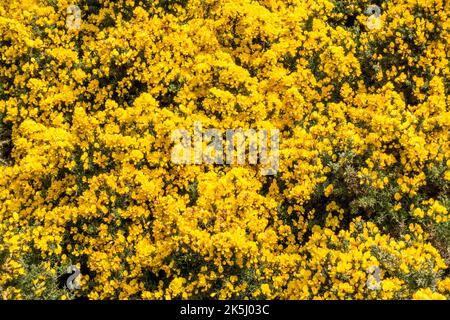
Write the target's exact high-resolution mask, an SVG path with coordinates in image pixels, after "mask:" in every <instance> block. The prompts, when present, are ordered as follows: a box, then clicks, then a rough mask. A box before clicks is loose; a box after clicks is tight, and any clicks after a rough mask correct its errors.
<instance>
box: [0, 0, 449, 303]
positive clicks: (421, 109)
mask: <svg viewBox="0 0 450 320" xmlns="http://www.w3.org/2000/svg"><path fill="white" fill-rule="evenodd" d="M374 2H375V3H373V2H371V1H368V0H344V1H335V0H258V1H255V0H154V1H150V0H141V1H137V0H114V1H113V0H72V1H69V0H49V1H44V0H20V1H19V0H7V1H2V2H1V3H0V61H1V62H0V141H1V142H0V143H1V145H0V148H1V153H0V158H1V163H0V170H1V174H0V294H1V298H3V299H21V298H23V299H71V298H75V297H88V298H90V299H173V298H183V299H187V298H190V299H212V298H213V299H230V298H250V299H260V298H266V299H448V298H450V269H449V267H448V266H449V263H450V221H449V216H450V213H449V210H450V199H449V194H450V188H449V181H450V169H449V165H450V144H449V140H448V138H449V129H450V113H449V109H448V106H449V103H450V98H449V84H450V67H449V66H450V64H449V55H448V53H449V52H450V42H449V39H450V34H449V31H450V17H449V15H450V2H448V1H445V0H427V1H426V0H418V1H417V0H414V1H412V0H396V1H392V0H389V1H374ZM370 5H379V6H380V9H381V15H380V16H379V17H375V18H376V19H379V20H376V22H377V23H374V22H373V20H372V22H370V24H368V19H374V17H371V16H368V14H367V13H366V8H367V7H368V6H370ZM73 6H76V7H78V8H79V9H80V12H79V13H77V11H76V10H75V9H74V8H75V7H73ZM69 7H70V8H69ZM68 8H69V9H68ZM77 14H79V16H75V15H77ZM369 26H370V27H369ZM195 122H201V123H202V124H203V128H205V129H207V128H217V129H219V130H221V131H222V132H224V131H225V130H226V129H228V128H243V129H245V130H247V129H255V130H258V129H267V130H269V129H278V130H280V145H279V156H280V163H279V170H278V172H277V174H276V175H272V176H270V175H267V176H264V175H261V174H260V170H259V169H260V168H259V166H258V165H250V164H243V165H233V166H227V165H217V164H201V165H177V164H174V163H173V162H172V161H171V158H170V157H171V151H172V146H173V143H171V142H170V141H171V134H172V132H173V131H174V130H176V129H177V128H192V127H193V124H194V123H195ZM70 265H77V266H78V267H79V268H80V271H81V285H80V287H81V288H80V290H75V291H70V290H68V289H67V288H65V287H64V281H62V278H61V276H62V275H63V274H64V273H65V272H66V270H67V267H68V266H70ZM375 271H377V272H375ZM61 282H62V283H63V284H61Z"/></svg>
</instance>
